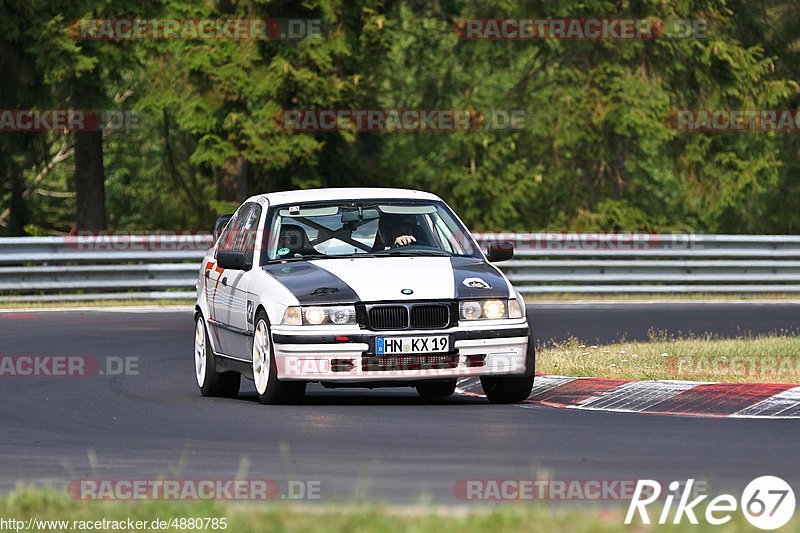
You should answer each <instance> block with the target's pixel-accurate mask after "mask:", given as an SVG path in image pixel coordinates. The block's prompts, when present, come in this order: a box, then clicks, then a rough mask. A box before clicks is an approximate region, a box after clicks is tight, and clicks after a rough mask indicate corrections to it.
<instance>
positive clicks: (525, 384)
mask: <svg viewBox="0 0 800 533" xmlns="http://www.w3.org/2000/svg"><path fill="white" fill-rule="evenodd" d="M533 343H534V340H533V335H531V336H530V337H529V339H528V350H527V353H526V357H525V374H524V375H522V376H481V386H482V387H483V393H484V394H485V395H486V398H488V399H489V401H490V402H492V403H520V402H523V401H525V400H527V399H528V396H530V395H531V389H533V375H534V374H535V366H536V352H535V348H534V347H533Z"/></svg>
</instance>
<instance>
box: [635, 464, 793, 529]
mask: <svg viewBox="0 0 800 533" xmlns="http://www.w3.org/2000/svg"><path fill="white" fill-rule="evenodd" d="M693 485H694V480H693V479H688V480H686V484H685V486H684V487H683V488H681V484H680V483H679V482H678V481H673V482H672V483H670V484H669V492H668V493H667V495H666V498H664V506H663V507H662V508H661V514H660V515H659V517H658V521H657V523H658V524H662V525H663V524H667V523H669V522H670V514H671V513H672V512H673V511H672V505H673V503H674V500H675V499H676V496H677V497H678V503H677V506H676V507H675V511H674V515H673V516H672V521H671V523H672V524H676V525H677V524H680V523H681V522H682V520H683V519H684V518H685V519H686V520H688V521H689V523H691V524H698V523H699V521H698V519H697V517H698V515H699V516H701V517H703V518H705V521H706V522H707V523H709V524H711V525H715V526H718V525H722V524H725V523H727V522H729V521H730V520H731V518H732V513H735V512H737V509H738V508H739V507H741V512H742V513H743V514H744V517H745V518H746V519H747V521H748V522H750V524H752V525H753V526H755V527H757V528H758V529H765V530H772V529H778V528H779V527H782V526H784V525H786V523H787V522H789V520H791V518H792V516H793V515H794V508H795V498H794V491H793V490H792V487H790V486H789V484H788V483H786V482H785V481H784V480H782V479H781V478H779V477H775V476H762V477H759V478H756V479H754V480H753V481H751V482H750V483H749V484H748V485H747V487H745V489H744V491H743V492H742V497H741V500H740V501H737V500H736V498H735V497H734V496H732V495H730V494H720V495H719V496H717V497H715V498H713V499H712V500H710V501H709V502H708V503H707V504H706V505H705V512H704V513H702V514H701V508H702V507H701V505H700V504H701V503H702V502H703V501H704V500H705V499H706V498H708V495H707V494H703V495H701V496H697V497H696V498H694V499H693V500H691V501H690V500H689V498H691V497H692V496H693V493H692V488H693ZM661 496H662V494H661V484H660V483H659V482H658V481H654V480H651V479H641V480H639V481H638V482H637V484H636V490H635V491H634V494H633V498H632V499H631V504H630V506H629V507H628V513H627V514H626V515H625V523H626V524H631V523H632V522H633V518H634V516H635V515H636V514H637V513H638V514H639V518H640V519H641V521H642V523H643V524H650V515H649V514H648V511H647V506H648V505H650V504H651V503H653V502H655V501H657V500H658V499H659V498H660V497H661Z"/></svg>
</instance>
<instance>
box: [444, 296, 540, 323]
mask: <svg viewBox="0 0 800 533" xmlns="http://www.w3.org/2000/svg"><path fill="white" fill-rule="evenodd" d="M523 305H524V304H522V303H521V302H520V300H519V299H512V300H468V301H464V302H461V303H460V304H459V306H458V310H459V317H460V318H461V320H499V319H502V318H523V317H524V316H525V313H524V310H523V307H522V306H523Z"/></svg>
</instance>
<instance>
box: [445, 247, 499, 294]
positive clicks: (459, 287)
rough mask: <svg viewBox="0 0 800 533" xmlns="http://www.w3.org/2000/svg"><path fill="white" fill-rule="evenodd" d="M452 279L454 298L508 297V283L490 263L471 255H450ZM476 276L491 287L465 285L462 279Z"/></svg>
mask: <svg viewBox="0 0 800 533" xmlns="http://www.w3.org/2000/svg"><path fill="white" fill-rule="evenodd" d="M450 264H451V265H452V267H453V280H454V281H455V295H456V298H459V299H464V298H508V297H509V294H508V283H506V280H505V278H504V277H503V276H501V275H500V273H499V272H497V270H496V269H495V268H494V267H493V266H492V265H490V264H488V263H486V262H485V261H483V260H482V259H475V258H472V257H451V258H450ZM469 278H478V279H480V280H482V281H483V282H485V283H488V284H489V286H490V287H491V288H483V287H481V286H480V285H481V284H472V285H465V284H464V280H466V279H469Z"/></svg>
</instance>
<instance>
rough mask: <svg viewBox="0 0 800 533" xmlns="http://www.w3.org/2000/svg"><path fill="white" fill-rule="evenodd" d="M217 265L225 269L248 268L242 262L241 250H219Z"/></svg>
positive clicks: (242, 253)
mask: <svg viewBox="0 0 800 533" xmlns="http://www.w3.org/2000/svg"><path fill="white" fill-rule="evenodd" d="M217 265H218V266H219V267H220V268H224V269H226V270H247V269H248V268H249V267H248V266H247V265H246V264H245V262H244V252H243V251H242V250H219V251H218V252H217Z"/></svg>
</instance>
